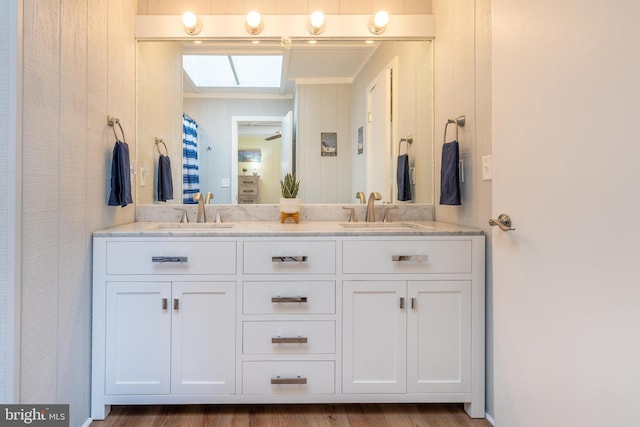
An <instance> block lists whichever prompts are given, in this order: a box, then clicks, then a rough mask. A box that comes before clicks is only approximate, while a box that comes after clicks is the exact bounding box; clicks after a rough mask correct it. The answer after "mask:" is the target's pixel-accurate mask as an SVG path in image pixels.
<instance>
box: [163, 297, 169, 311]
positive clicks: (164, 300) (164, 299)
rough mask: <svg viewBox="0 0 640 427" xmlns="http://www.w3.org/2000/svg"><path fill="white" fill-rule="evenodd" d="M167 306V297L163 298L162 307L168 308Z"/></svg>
mask: <svg viewBox="0 0 640 427" xmlns="http://www.w3.org/2000/svg"><path fill="white" fill-rule="evenodd" d="M167 306H168V304H167V299H166V298H162V309H163V310H166V309H167Z"/></svg>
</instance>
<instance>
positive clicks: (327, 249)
mask: <svg viewBox="0 0 640 427" xmlns="http://www.w3.org/2000/svg"><path fill="white" fill-rule="evenodd" d="M335 254H336V245H335V242H305V241H302V240H299V241H261V242H245V244H244V273H245V274H334V273H335V271H336V260H335V256H336V255H335Z"/></svg>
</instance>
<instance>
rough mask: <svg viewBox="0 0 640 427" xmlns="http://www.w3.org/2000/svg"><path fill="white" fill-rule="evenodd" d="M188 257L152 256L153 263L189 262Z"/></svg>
mask: <svg viewBox="0 0 640 427" xmlns="http://www.w3.org/2000/svg"><path fill="white" fill-rule="evenodd" d="M188 260H189V258H187V257H186V256H152V257H151V262H187V261H188Z"/></svg>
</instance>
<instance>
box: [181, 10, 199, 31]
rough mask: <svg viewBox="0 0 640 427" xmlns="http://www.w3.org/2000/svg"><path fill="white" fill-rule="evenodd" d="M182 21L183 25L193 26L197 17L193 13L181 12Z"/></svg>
mask: <svg viewBox="0 0 640 427" xmlns="http://www.w3.org/2000/svg"><path fill="white" fill-rule="evenodd" d="M182 23H183V24H184V26H185V27H189V28H194V27H195V26H196V24H197V23H198V18H197V17H196V14H195V13H193V12H189V11H186V12H185V13H183V14H182Z"/></svg>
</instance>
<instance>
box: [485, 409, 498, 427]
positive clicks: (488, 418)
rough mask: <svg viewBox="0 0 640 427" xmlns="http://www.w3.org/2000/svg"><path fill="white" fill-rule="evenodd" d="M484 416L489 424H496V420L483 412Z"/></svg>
mask: <svg viewBox="0 0 640 427" xmlns="http://www.w3.org/2000/svg"><path fill="white" fill-rule="evenodd" d="M484 417H485V418H486V419H487V421H489V424H491V425H492V426H495V425H496V422H495V421H494V420H493V417H492V416H491V415H489V414H487V413H486V412H485V414H484Z"/></svg>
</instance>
